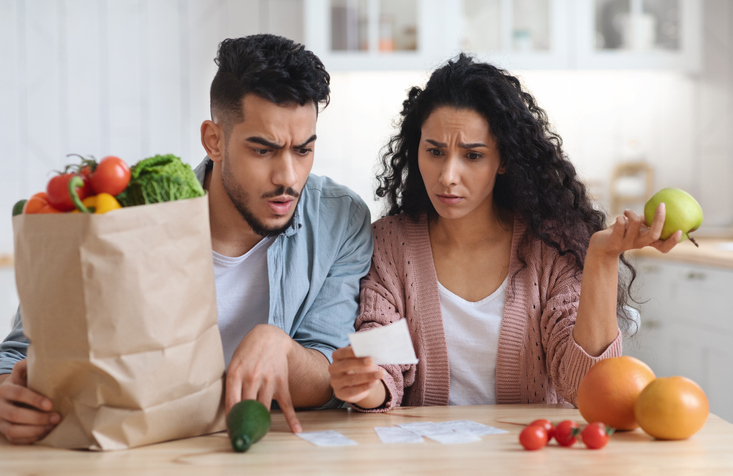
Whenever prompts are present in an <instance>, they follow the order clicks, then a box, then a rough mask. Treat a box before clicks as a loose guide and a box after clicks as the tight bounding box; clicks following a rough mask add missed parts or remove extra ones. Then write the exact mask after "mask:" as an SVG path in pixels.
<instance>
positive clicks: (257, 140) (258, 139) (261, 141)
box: [247, 134, 316, 150]
mask: <svg viewBox="0 0 733 476" xmlns="http://www.w3.org/2000/svg"><path fill="white" fill-rule="evenodd" d="M314 140H316V135H315V134H313V135H312V136H310V137H309V138H308V140H306V141H305V142H303V143H302V144H298V145H294V146H293V149H303V148H305V147H306V146H307V145H308V144H310V143H311V142H313V141H314ZM247 142H254V143H255V144H260V145H264V146H265V147H269V148H270V149H275V150H280V149H282V148H283V146H282V145H280V144H275V143H274V142H270V141H268V140H267V139H263V138H262V137H255V136H253V137H247Z"/></svg>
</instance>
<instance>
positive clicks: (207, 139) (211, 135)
mask: <svg viewBox="0 0 733 476" xmlns="http://www.w3.org/2000/svg"><path fill="white" fill-rule="evenodd" d="M224 140H225V138H224V129H223V128H222V127H220V126H219V125H218V124H217V123H215V122H214V121H210V120H206V121H204V122H203V123H201V145H203V146H204V149H205V150H206V155H208V156H209V158H210V159H211V160H213V161H214V162H221V161H222V160H223V159H224Z"/></svg>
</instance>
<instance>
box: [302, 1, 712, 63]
mask: <svg viewBox="0 0 733 476" xmlns="http://www.w3.org/2000/svg"><path fill="white" fill-rule="evenodd" d="M302 1H303V2H304V13H305V20H304V21H305V42H306V45H307V46H308V48H310V49H312V50H313V51H314V52H315V53H316V54H318V55H319V57H320V58H321V59H322V60H323V62H324V64H325V65H326V68H327V69H328V70H330V71H339V70H385V69H386V70H395V69H401V70H410V69H415V70H431V69H433V68H435V67H437V66H438V65H440V64H442V63H443V62H444V61H445V60H447V59H448V58H450V57H452V56H455V55H456V54H457V53H458V52H460V51H466V52H470V53H472V54H475V55H476V56H477V57H479V58H480V59H482V60H485V61H489V62H491V63H493V64H496V65H497V66H500V67H503V68H507V69H510V70H515V69H611V68H613V69H668V70H678V71H696V70H697V69H698V68H699V66H700V64H699V62H700V43H701V40H700V38H701V18H702V15H701V3H700V0H458V1H451V2H445V1H441V0H302Z"/></svg>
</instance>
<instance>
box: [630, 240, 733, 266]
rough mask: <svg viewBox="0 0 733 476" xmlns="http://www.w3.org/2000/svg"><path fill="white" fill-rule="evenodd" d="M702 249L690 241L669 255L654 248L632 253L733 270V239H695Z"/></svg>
mask: <svg viewBox="0 0 733 476" xmlns="http://www.w3.org/2000/svg"><path fill="white" fill-rule="evenodd" d="M695 240H696V241H697V244H698V245H700V248H696V247H695V245H693V244H692V242H690V241H689V240H685V241H683V242H682V243H680V244H678V245H677V246H675V247H674V248H673V249H672V251H670V252H669V253H660V252H659V251H657V250H655V249H654V248H649V247H646V248H642V249H640V250H634V251H632V252H630V255H631V256H636V257H639V258H651V259H659V260H666V261H679V262H683V263H690V264H698V265H706V266H717V267H720V268H726V269H733V238H729V239H725V238H695Z"/></svg>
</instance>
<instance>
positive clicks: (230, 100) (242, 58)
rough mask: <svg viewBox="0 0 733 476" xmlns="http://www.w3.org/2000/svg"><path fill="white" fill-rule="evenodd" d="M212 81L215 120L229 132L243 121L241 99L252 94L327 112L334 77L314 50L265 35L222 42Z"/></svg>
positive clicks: (284, 39) (211, 104) (212, 105)
mask: <svg viewBox="0 0 733 476" xmlns="http://www.w3.org/2000/svg"><path fill="white" fill-rule="evenodd" d="M214 62H215V63H216V64H217V65H218V66H219V70H218V71H217V72H216V76H214V80H213V81H212V82H211V91H210V99H211V103H210V107H211V115H212V117H216V118H217V119H220V120H221V121H223V123H224V126H225V128H228V127H231V126H233V125H234V124H237V123H240V122H242V121H243V120H244V116H243V112H242V98H244V96H245V95H246V94H249V93H253V94H256V95H258V96H260V97H262V98H264V99H267V100H269V101H271V102H273V103H275V104H280V105H290V104H298V105H300V106H303V105H305V104H306V103H308V102H312V103H313V104H314V105H315V106H316V111H318V107H319V106H322V107H323V108H325V107H326V106H327V105H328V102H329V95H330V86H329V85H330V82H331V77H330V76H329V74H328V73H327V72H326V69H325V67H324V66H323V63H322V62H321V60H320V59H318V57H317V56H316V55H315V54H313V52H311V51H308V50H306V49H305V47H304V46H303V45H301V44H298V43H295V42H294V41H292V40H289V39H287V38H283V37H281V36H275V35H269V34H260V35H251V36H246V37H243V38H233V39H232V38H230V39H226V40H224V41H222V42H221V43H220V44H219V51H218V54H217V57H216V59H215V60H214Z"/></svg>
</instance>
